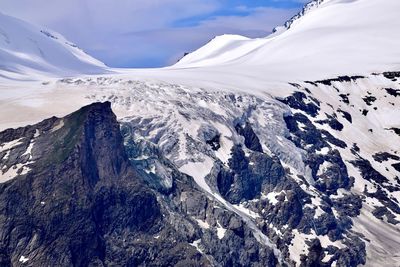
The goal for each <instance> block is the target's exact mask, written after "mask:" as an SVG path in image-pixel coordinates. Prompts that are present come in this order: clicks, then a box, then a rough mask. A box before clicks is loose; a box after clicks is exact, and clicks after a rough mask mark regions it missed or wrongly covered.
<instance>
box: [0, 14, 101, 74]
mask: <svg viewBox="0 0 400 267" xmlns="http://www.w3.org/2000/svg"><path fill="white" fill-rule="evenodd" d="M105 69H106V66H105V65H104V64H103V63H102V62H100V61H98V60H96V59H94V58H93V57H91V56H89V55H87V54H85V53H84V52H83V51H82V50H80V49H79V48H78V47H77V46H76V45H75V44H73V43H71V42H69V41H67V40H66V39H65V38H64V37H63V36H61V35H60V34H58V33H55V32H53V31H50V30H45V29H40V28H39V27H36V26H34V25H31V24H29V23H27V22H24V21H22V20H19V19H16V18H13V17H10V16H7V15H4V14H2V13H0V77H3V78H10V79H28V80H29V79H32V78H33V77H34V76H42V77H45V76H58V77H60V76H70V75H77V74H96V73H97V74H99V73H105Z"/></svg>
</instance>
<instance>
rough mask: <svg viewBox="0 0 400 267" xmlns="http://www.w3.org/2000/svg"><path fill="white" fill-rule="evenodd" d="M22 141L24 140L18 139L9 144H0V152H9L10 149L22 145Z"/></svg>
mask: <svg viewBox="0 0 400 267" xmlns="http://www.w3.org/2000/svg"><path fill="white" fill-rule="evenodd" d="M22 139H24V138H19V139H16V140H12V141H10V142H6V143H3V144H0V152H4V151H7V150H11V149H12V148H14V147H16V146H18V145H20V144H22V142H21V140H22Z"/></svg>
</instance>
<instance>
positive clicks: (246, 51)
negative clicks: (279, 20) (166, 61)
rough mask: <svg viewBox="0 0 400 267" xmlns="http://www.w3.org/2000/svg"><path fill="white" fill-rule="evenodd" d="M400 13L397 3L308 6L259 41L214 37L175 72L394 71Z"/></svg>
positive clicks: (307, 75)
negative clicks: (200, 69) (189, 70)
mask: <svg viewBox="0 0 400 267" xmlns="http://www.w3.org/2000/svg"><path fill="white" fill-rule="evenodd" d="M399 10H400V2H399V1H397V0H385V1H381V0H354V1H344V0H325V1H321V0H318V1H312V2H311V3H310V4H309V5H307V7H306V8H305V9H304V10H303V11H302V12H301V13H300V14H299V15H297V16H295V17H294V19H292V20H289V22H288V23H287V24H286V27H283V29H284V30H282V28H280V29H278V31H277V32H276V33H274V34H272V35H271V36H268V37H266V38H259V39H248V38H243V37H240V36H230V35H224V36H219V37H216V38H215V39H214V40H212V41H211V42H209V43H208V44H207V45H205V46H204V47H201V48H200V49H198V50H197V51H195V52H193V53H190V54H188V55H187V56H185V57H184V58H183V59H182V60H180V61H179V62H178V63H177V64H176V65H175V66H174V67H175V68H203V67H205V68H210V69H216V70H219V69H223V70H226V71H230V72H233V73H238V72H240V73H242V74H243V75H252V76H256V77H262V76H266V77H268V78H270V79H277V80H296V79H301V80H306V79H324V78H328V77H334V76H338V75H353V74H366V73H372V72H379V71H382V70H388V71H389V70H396V68H399V66H400V50H399V49H398V47H399V46H400V31H398V30H397V29H398V28H399V27H400V17H399V15H398V14H399ZM286 28H287V29H286Z"/></svg>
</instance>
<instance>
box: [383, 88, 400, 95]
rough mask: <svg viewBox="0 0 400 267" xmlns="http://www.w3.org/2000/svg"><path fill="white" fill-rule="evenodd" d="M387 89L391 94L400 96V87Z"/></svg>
mask: <svg viewBox="0 0 400 267" xmlns="http://www.w3.org/2000/svg"><path fill="white" fill-rule="evenodd" d="M385 90H386V92H387V93H388V94H389V95H391V96H394V97H398V96H400V90H399V89H392V88H386V89H385Z"/></svg>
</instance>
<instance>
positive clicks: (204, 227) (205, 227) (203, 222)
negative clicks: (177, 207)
mask: <svg viewBox="0 0 400 267" xmlns="http://www.w3.org/2000/svg"><path fill="white" fill-rule="evenodd" d="M196 221H197V223H198V225H199V226H200V227H201V228H203V229H210V225H209V224H208V222H206V221H202V220H199V219H196Z"/></svg>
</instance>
